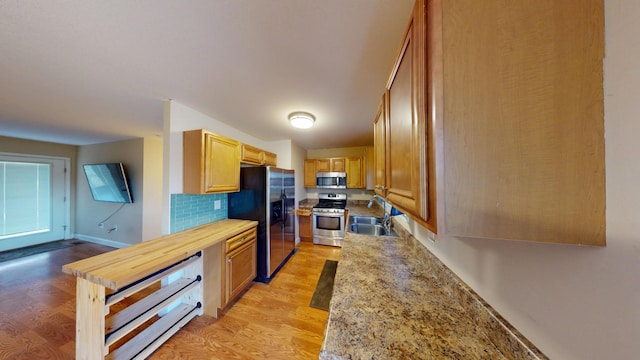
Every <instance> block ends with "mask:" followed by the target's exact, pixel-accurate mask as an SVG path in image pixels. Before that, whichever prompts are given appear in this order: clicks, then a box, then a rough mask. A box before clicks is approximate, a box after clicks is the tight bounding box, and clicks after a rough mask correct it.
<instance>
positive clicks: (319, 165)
mask: <svg viewBox="0 0 640 360" xmlns="http://www.w3.org/2000/svg"><path fill="white" fill-rule="evenodd" d="M315 161H316V172H329V171H331V159H315Z"/></svg>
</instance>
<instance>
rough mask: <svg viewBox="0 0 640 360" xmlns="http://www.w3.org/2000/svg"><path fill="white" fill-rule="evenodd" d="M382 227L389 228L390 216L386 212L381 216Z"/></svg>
mask: <svg viewBox="0 0 640 360" xmlns="http://www.w3.org/2000/svg"><path fill="white" fill-rule="evenodd" d="M382 227H383V228H384V229H385V230H387V231H389V229H390V228H391V217H390V216H389V214H387V213H386V212H385V213H384V218H382Z"/></svg>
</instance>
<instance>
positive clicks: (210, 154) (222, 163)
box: [204, 133, 240, 193]
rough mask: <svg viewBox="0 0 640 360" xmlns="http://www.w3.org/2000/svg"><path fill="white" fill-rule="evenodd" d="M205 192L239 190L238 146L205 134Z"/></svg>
mask: <svg viewBox="0 0 640 360" xmlns="http://www.w3.org/2000/svg"><path fill="white" fill-rule="evenodd" d="M204 177H205V183H204V185H205V188H204V190H205V192H206V193H213V192H231V191H238V190H240V144H239V143H238V142H237V141H235V140H232V139H228V138H225V137H223V136H218V135H215V134H210V133H208V134H205V161H204Z"/></svg>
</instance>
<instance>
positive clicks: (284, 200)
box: [280, 190, 289, 226]
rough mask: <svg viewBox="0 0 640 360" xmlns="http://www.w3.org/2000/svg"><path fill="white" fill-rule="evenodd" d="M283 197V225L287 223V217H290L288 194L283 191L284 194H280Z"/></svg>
mask: <svg viewBox="0 0 640 360" xmlns="http://www.w3.org/2000/svg"><path fill="white" fill-rule="evenodd" d="M280 198H281V199H282V214H283V215H282V226H285V225H286V224H287V218H288V217H289V209H287V195H286V194H285V193H284V190H283V191H282V195H281V196H280Z"/></svg>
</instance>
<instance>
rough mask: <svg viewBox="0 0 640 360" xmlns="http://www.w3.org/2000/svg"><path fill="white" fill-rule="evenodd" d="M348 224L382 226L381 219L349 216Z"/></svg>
mask: <svg viewBox="0 0 640 360" xmlns="http://www.w3.org/2000/svg"><path fill="white" fill-rule="evenodd" d="M349 223H350V224H370V225H382V218H379V217H375V216H357V215H352V216H349Z"/></svg>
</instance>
